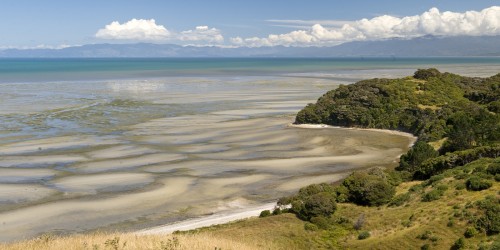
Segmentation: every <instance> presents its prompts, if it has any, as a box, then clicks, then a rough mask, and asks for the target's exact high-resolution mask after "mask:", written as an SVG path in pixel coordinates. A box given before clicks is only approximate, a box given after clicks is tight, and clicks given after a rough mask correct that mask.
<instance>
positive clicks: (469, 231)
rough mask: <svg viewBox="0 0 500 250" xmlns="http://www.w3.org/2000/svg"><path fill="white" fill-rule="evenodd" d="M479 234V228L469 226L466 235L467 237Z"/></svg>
mask: <svg viewBox="0 0 500 250" xmlns="http://www.w3.org/2000/svg"><path fill="white" fill-rule="evenodd" d="M476 234H477V230H476V229H475V228H473V227H468V228H467V229H465V232H464V236H465V238H472V237H474V236H475V235H476Z"/></svg>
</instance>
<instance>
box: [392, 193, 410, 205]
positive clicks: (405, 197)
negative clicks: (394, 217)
mask: <svg viewBox="0 0 500 250" xmlns="http://www.w3.org/2000/svg"><path fill="white" fill-rule="evenodd" d="M410 198H411V195H410V193H404V194H398V195H396V196H394V197H393V198H392V200H391V202H389V206H390V207H399V206H401V205H403V204H404V203H406V202H408V201H409V200H410Z"/></svg>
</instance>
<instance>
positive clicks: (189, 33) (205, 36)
mask: <svg viewBox="0 0 500 250" xmlns="http://www.w3.org/2000/svg"><path fill="white" fill-rule="evenodd" d="M178 39H179V40H181V41H192V42H199V41H203V42H209V43H222V42H224V37H223V36H222V34H221V32H220V30H218V29H216V28H209V27H208V26H197V27H196V28H195V29H194V30H186V31H182V32H181V33H180V34H179V35H178Z"/></svg>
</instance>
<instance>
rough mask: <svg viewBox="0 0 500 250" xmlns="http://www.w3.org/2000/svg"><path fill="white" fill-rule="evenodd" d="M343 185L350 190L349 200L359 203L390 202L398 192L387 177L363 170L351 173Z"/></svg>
mask: <svg viewBox="0 0 500 250" xmlns="http://www.w3.org/2000/svg"><path fill="white" fill-rule="evenodd" d="M342 186H344V187H346V188H347V190H348V191H349V193H348V199H349V201H351V202H354V203H356V204H359V205H368V206H380V205H383V204H386V203H388V202H389V201H390V200H391V198H392V197H393V196H394V194H395V193H396V189H395V188H394V186H392V185H391V184H389V183H388V182H387V180H386V178H384V177H381V176H377V175H370V174H368V173H367V172H361V171H356V172H353V173H352V174H351V175H349V176H348V177H347V178H346V179H345V180H344V181H343V182H342Z"/></svg>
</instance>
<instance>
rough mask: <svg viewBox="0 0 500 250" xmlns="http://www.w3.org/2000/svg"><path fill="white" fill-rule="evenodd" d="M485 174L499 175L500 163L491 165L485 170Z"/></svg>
mask: <svg viewBox="0 0 500 250" xmlns="http://www.w3.org/2000/svg"><path fill="white" fill-rule="evenodd" d="M486 172H487V173H488V174H491V175H497V174H500V162H493V163H491V164H490V165H489V166H488V168H487V169H486Z"/></svg>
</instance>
